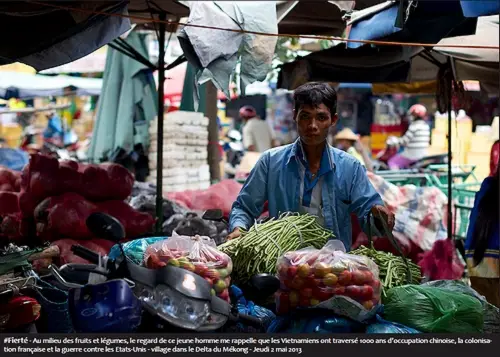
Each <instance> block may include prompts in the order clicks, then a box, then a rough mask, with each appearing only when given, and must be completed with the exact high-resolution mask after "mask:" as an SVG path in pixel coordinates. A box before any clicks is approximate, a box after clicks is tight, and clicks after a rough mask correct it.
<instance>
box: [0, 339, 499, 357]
mask: <svg viewBox="0 0 500 357" xmlns="http://www.w3.org/2000/svg"><path fill="white" fill-rule="evenodd" d="M409 347H410V348H409ZM499 347H500V335H477V336H460V337H459V336H450V335H427V334H426V335H424V334H421V335H335V336H333V335H326V334H309V335H291V334H289V335H233V334H227V335H209V334H197V335H181V334H178V335H146V334H145V335H110V336H108V337H105V336H102V335H101V336H98V335H75V334H71V335H56V336H54V335H45V334H32V335H5V334H4V335H0V351H1V355H2V356H6V357H7V356H9V357H10V356H17V357H23V356H33V355H34V354H36V355H37V356H44V355H45V356H47V357H49V356H50V357H56V356H65V357H79V356H88V357H91V356H105V355H106V356H109V355H110V354H111V355H112V354H120V356H138V355H140V356H148V357H149V356H161V355H176V356H195V355H196V356H198V355H200V354H201V355H208V354H215V355H224V356H246V355H260V354H267V353H275V354H281V355H301V356H302V355H304V356H312V355H315V356H318V354H319V353H321V354H324V355H327V354H332V353H333V352H334V353H335V354H336V355H339V354H340V353H350V354H352V353H355V354H358V353H359V354H363V353H368V354H369V355H371V356H373V355H376V354H378V353H387V354H389V355H391V354H399V355H400V354H401V353H405V354H407V353H408V352H409V351H411V353H410V355H412V354H415V355H417V354H419V355H421V354H422V353H426V354H427V355H431V356H433V355H439V354H443V353H446V354H450V353H451V354H453V355H454V357H455V356H457V357H458V356H464V357H470V356H471V354H473V355H476V356H480V355H482V354H487V353H490V354H496V352H497V351H498V350H499ZM426 357H428V356H426Z"/></svg>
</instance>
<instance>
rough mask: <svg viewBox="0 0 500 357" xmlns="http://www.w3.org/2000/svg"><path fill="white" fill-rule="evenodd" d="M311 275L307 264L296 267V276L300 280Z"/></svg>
mask: <svg viewBox="0 0 500 357" xmlns="http://www.w3.org/2000/svg"><path fill="white" fill-rule="evenodd" d="M310 273H311V268H310V267H309V265H308V264H300V265H299V266H298V267H297V275H298V276H300V277H301V278H306V277H307V276H308V275H309V274H310Z"/></svg>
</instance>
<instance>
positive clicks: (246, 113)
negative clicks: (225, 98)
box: [240, 105, 257, 119]
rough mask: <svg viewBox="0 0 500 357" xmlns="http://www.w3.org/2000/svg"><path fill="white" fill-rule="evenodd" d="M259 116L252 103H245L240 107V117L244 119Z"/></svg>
mask: <svg viewBox="0 0 500 357" xmlns="http://www.w3.org/2000/svg"><path fill="white" fill-rule="evenodd" d="M256 116H257V112H256V110H255V108H254V107H252V106H251V105H245V106H244V107H241V109H240V117H241V118H243V119H250V118H254V117H256Z"/></svg>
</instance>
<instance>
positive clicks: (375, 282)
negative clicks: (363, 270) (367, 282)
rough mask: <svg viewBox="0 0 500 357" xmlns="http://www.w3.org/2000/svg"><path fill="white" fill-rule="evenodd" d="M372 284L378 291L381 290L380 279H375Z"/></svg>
mask: <svg viewBox="0 0 500 357" xmlns="http://www.w3.org/2000/svg"><path fill="white" fill-rule="evenodd" d="M371 285H372V287H373V290H375V291H376V292H377V293H378V292H379V291H380V286H381V284H380V280H378V279H375V280H373V282H372V284H371Z"/></svg>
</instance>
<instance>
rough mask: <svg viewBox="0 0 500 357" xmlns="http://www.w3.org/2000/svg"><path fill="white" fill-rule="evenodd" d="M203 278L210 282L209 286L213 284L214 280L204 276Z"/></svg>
mask: <svg viewBox="0 0 500 357" xmlns="http://www.w3.org/2000/svg"><path fill="white" fill-rule="evenodd" d="M205 280H206V281H207V282H208V283H209V284H210V286H212V285H214V282H213V280H212V279H210V278H205Z"/></svg>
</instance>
